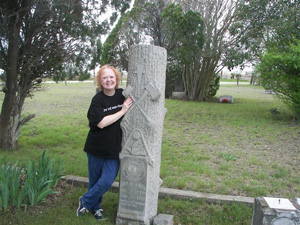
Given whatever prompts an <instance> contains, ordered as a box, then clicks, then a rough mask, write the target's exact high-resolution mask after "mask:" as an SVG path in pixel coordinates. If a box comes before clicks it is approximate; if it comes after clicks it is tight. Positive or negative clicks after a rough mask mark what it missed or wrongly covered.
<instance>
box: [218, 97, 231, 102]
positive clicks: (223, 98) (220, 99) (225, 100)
mask: <svg viewBox="0 0 300 225" xmlns="http://www.w3.org/2000/svg"><path fill="white" fill-rule="evenodd" d="M219 102H220V103H233V97H232V96H231V95H223V96H220V97H219Z"/></svg>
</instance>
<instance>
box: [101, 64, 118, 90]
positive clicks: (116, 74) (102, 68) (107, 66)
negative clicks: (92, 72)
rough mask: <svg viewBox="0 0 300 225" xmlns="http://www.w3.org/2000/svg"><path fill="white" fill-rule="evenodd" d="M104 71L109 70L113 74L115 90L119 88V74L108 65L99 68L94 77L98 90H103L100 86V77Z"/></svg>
mask: <svg viewBox="0 0 300 225" xmlns="http://www.w3.org/2000/svg"><path fill="white" fill-rule="evenodd" d="M105 69H111V70H112V71H113V72H114V74H115V76H116V87H115V89H117V88H118V87H119V83H120V79H121V74H120V72H119V71H118V70H117V69H116V68H115V67H113V66H111V65H109V64H106V65H103V66H101V68H100V70H99V71H98V73H97V76H96V78H95V80H96V83H97V86H98V88H99V89H100V90H103V87H102V85H101V75H102V74H103V71H104V70H105Z"/></svg>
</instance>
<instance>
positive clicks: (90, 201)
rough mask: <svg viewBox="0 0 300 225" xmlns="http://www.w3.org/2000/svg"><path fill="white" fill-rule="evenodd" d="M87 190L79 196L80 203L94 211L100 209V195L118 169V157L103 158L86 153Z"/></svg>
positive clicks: (111, 181)
mask: <svg viewBox="0 0 300 225" xmlns="http://www.w3.org/2000/svg"><path fill="white" fill-rule="evenodd" d="M87 157H88V170H89V190H88V192H87V193H86V194H84V195H83V196H82V198H81V201H82V205H83V206H84V207H85V208H87V209H89V210H91V211H93V212H95V211H97V210H98V209H100V204H101V201H102V196H103V195H104V193H105V192H107V191H108V189H109V188H110V187H111V185H112V183H113V182H114V180H115V179H116V177H117V174H118V171H119V164H120V163H119V159H103V158H98V157H95V156H93V155H91V154H89V153H87Z"/></svg>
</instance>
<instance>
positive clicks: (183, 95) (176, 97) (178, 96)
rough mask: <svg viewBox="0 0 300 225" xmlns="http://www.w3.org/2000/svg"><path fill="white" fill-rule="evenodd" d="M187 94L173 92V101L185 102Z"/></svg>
mask: <svg viewBox="0 0 300 225" xmlns="http://www.w3.org/2000/svg"><path fill="white" fill-rule="evenodd" d="M185 97H186V96H185V92H172V98H173V99H179V100H183V99H185Z"/></svg>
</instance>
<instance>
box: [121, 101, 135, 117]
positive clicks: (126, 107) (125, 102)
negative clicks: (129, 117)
mask: <svg viewBox="0 0 300 225" xmlns="http://www.w3.org/2000/svg"><path fill="white" fill-rule="evenodd" d="M132 104H133V99H132V98H130V97H129V98H127V99H126V100H125V101H124V103H123V106H122V109H121V110H122V111H123V112H124V114H125V113H127V111H128V109H129V108H130V107H131V106H132Z"/></svg>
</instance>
